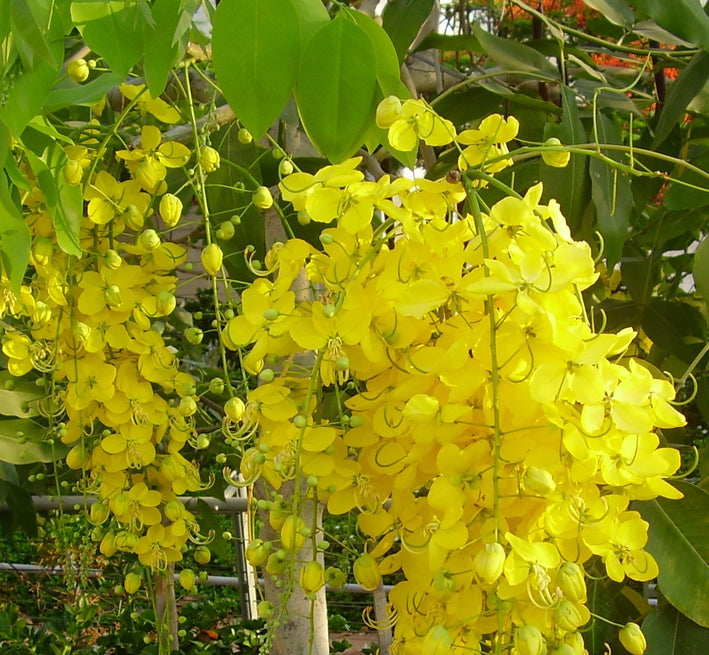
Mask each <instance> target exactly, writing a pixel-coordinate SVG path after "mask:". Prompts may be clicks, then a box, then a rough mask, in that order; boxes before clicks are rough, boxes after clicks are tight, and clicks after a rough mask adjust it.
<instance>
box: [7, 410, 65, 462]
mask: <svg viewBox="0 0 709 655" xmlns="http://www.w3.org/2000/svg"><path fill="white" fill-rule="evenodd" d="M46 432H47V429H46V428H44V427H42V426H41V425H37V424H36V423H33V422H32V421H28V420H25V419H20V418H16V419H6V420H3V421H0V460H2V461H3V462H7V463H8V464H34V463H36V462H53V461H55V460H58V459H60V458H62V457H64V455H65V454H66V453H67V452H68V450H69V448H68V447H67V446H65V445H64V444H57V443H55V444H48V443H46V442H43V441H40V440H41V439H42V438H43V437H44V436H45V435H46ZM20 435H23V436H24V437H26V438H27V440H26V441H25V442H24V443H20V439H19V437H20Z"/></svg>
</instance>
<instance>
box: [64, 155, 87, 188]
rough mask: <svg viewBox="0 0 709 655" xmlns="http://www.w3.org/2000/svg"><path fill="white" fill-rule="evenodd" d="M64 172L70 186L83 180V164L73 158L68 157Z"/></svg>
mask: <svg viewBox="0 0 709 655" xmlns="http://www.w3.org/2000/svg"><path fill="white" fill-rule="evenodd" d="M63 173H64V179H65V180H66V183H67V184H68V185H69V186H77V185H78V184H81V180H82V178H83V177H84V169H83V168H81V164H80V163H79V162H78V161H74V160H73V159H67V162H66V164H64V170H63Z"/></svg>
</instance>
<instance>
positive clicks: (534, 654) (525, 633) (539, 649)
mask: <svg viewBox="0 0 709 655" xmlns="http://www.w3.org/2000/svg"><path fill="white" fill-rule="evenodd" d="M514 645H515V648H516V649H517V652H518V653H519V655H545V654H546V652H547V645H546V642H545V641H544V636H543V635H542V633H541V631H540V630H539V628H538V627H537V626H536V625H523V626H522V627H521V628H517V630H515V634H514Z"/></svg>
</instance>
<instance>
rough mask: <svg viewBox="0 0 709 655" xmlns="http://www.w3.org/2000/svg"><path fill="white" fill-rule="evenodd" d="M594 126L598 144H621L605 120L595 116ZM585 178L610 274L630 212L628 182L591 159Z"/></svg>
mask: <svg viewBox="0 0 709 655" xmlns="http://www.w3.org/2000/svg"><path fill="white" fill-rule="evenodd" d="M596 124H597V126H598V140H599V143H601V144H604V143H607V144H611V145H620V144H621V143H622V139H621V137H620V134H619V133H618V130H617V128H616V127H615V125H614V124H613V122H612V121H611V120H610V119H609V118H608V117H607V116H605V115H604V114H599V115H598V121H597V123H596ZM601 148H603V146H601ZM605 154H606V156H608V157H609V158H611V159H617V160H620V159H621V158H622V157H621V156H620V155H619V153H618V152H617V151H610V152H606V153H605ZM589 174H590V176H591V196H592V198H593V204H594V205H595V206H596V221H597V222H598V229H599V230H600V232H601V234H602V235H603V241H604V245H605V257H606V262H607V264H608V270H613V267H614V266H615V265H616V264H617V263H618V261H619V260H620V256H621V254H622V252H623V245H624V244H625V240H626V238H627V236H628V225H629V222H630V221H629V219H630V215H631V213H632V211H633V192H632V190H631V188H630V181H629V180H628V178H627V177H626V176H625V175H623V174H621V173H619V172H618V171H617V170H616V169H613V168H611V166H610V164H607V163H606V162H605V161H601V160H600V159H591V161H590V162H589Z"/></svg>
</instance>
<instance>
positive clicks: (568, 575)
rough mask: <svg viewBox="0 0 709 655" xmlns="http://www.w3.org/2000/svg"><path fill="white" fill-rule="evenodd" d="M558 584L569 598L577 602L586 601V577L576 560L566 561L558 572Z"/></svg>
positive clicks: (565, 596)
mask: <svg viewBox="0 0 709 655" xmlns="http://www.w3.org/2000/svg"><path fill="white" fill-rule="evenodd" d="M556 584H557V586H558V587H559V589H561V592H562V593H563V594H564V598H568V599H569V600H572V601H574V602H576V603H585V602H586V579H585V577H584V573H583V569H582V568H581V567H580V566H579V565H578V564H576V562H564V564H562V565H561V567H560V568H559V571H558V572H557V574H556Z"/></svg>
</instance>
